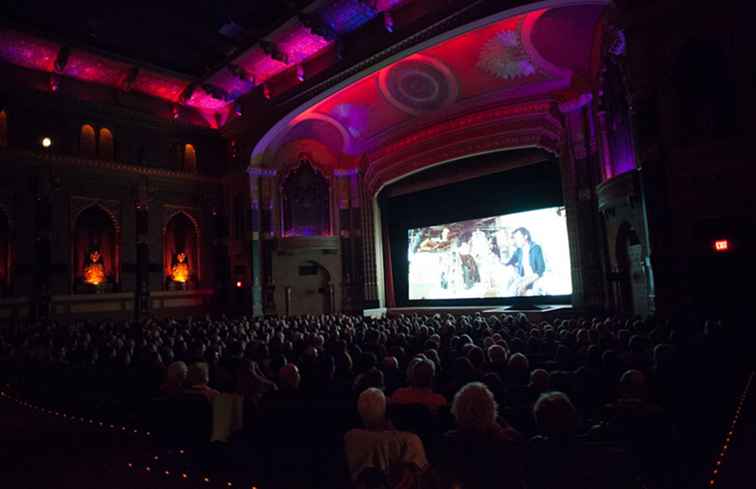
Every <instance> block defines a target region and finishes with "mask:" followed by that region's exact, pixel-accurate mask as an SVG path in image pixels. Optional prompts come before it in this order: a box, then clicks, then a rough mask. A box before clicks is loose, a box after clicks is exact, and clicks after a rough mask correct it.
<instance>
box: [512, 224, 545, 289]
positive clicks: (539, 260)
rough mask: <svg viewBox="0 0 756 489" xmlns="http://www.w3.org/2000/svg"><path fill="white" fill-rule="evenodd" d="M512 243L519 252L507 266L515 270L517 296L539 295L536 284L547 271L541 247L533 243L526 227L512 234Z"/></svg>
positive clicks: (516, 252) (515, 253)
mask: <svg viewBox="0 0 756 489" xmlns="http://www.w3.org/2000/svg"><path fill="white" fill-rule="evenodd" d="M512 241H514V244H515V247H516V248H517V250H516V251H515V252H514V254H513V255H512V258H510V259H509V261H508V262H507V263H506V265H507V266H511V267H514V269H515V273H516V281H515V283H514V292H515V295H516V296H523V295H538V294H537V292H536V282H537V281H538V279H539V278H541V277H542V276H543V273H544V272H545V271H546V263H545V262H544V259H543V251H542V250H541V247H540V246H539V245H537V244H535V243H533V241H532V240H531V237H530V231H528V230H527V229H526V228H524V227H519V228H517V229H515V230H514V232H512Z"/></svg>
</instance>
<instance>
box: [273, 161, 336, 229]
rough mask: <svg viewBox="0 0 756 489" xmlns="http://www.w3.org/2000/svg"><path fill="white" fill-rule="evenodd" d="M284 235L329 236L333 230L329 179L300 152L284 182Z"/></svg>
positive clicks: (282, 185)
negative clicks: (294, 165) (296, 161)
mask: <svg viewBox="0 0 756 489" xmlns="http://www.w3.org/2000/svg"><path fill="white" fill-rule="evenodd" d="M281 189H282V190H283V192H282V200H283V202H282V204H283V205H282V209H283V226H284V235H285V236H327V235H330V233H331V215H330V200H331V199H330V187H329V184H328V179H327V178H326V177H325V176H324V175H322V174H321V173H320V171H318V169H316V168H315V166H314V165H313V164H312V162H310V160H309V159H308V158H307V157H306V156H304V155H301V156H300V159H299V162H298V164H297V166H296V167H295V168H293V169H292V170H291V171H290V172H289V173H288V174H286V175H285V176H284V177H283V180H282V184H281Z"/></svg>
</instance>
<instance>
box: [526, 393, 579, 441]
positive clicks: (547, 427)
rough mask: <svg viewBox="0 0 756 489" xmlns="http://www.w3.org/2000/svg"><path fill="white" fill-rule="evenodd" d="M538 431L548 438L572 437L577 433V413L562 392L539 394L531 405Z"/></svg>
mask: <svg viewBox="0 0 756 489" xmlns="http://www.w3.org/2000/svg"><path fill="white" fill-rule="evenodd" d="M533 417H534V418H535V422H536V426H537V427H538V431H539V432H540V433H541V434H542V435H544V436H547V437H549V438H563V437H566V436H574V435H575V433H576V432H577V411H576V410H575V406H574V405H573V404H572V402H571V401H570V398H569V397H567V395H566V394H564V393H563V392H557V391H554V392H546V393H544V394H541V396H540V397H539V398H538V400H537V401H536V402H535V405H533Z"/></svg>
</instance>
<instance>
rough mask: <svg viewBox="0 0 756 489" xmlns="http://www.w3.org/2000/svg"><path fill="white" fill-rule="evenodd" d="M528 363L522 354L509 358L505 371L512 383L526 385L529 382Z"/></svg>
mask: <svg viewBox="0 0 756 489" xmlns="http://www.w3.org/2000/svg"><path fill="white" fill-rule="evenodd" d="M529 370H530V362H528V357H526V356H525V355H523V354H522V353H515V354H514V355H512V356H510V357H509V362H508V363H507V371H508V372H509V375H510V378H511V379H512V380H513V381H514V382H518V383H523V384H527V382H528V381H529V380H530V372H529Z"/></svg>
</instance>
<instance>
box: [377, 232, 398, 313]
mask: <svg viewBox="0 0 756 489" xmlns="http://www.w3.org/2000/svg"><path fill="white" fill-rule="evenodd" d="M381 221H382V222H381V227H382V228H383V239H382V241H383V270H384V271H383V277H384V283H385V286H386V307H396V294H395V292H394V267H392V266H391V265H392V263H391V240H390V239H389V228H388V224H387V222H386V219H381Z"/></svg>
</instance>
